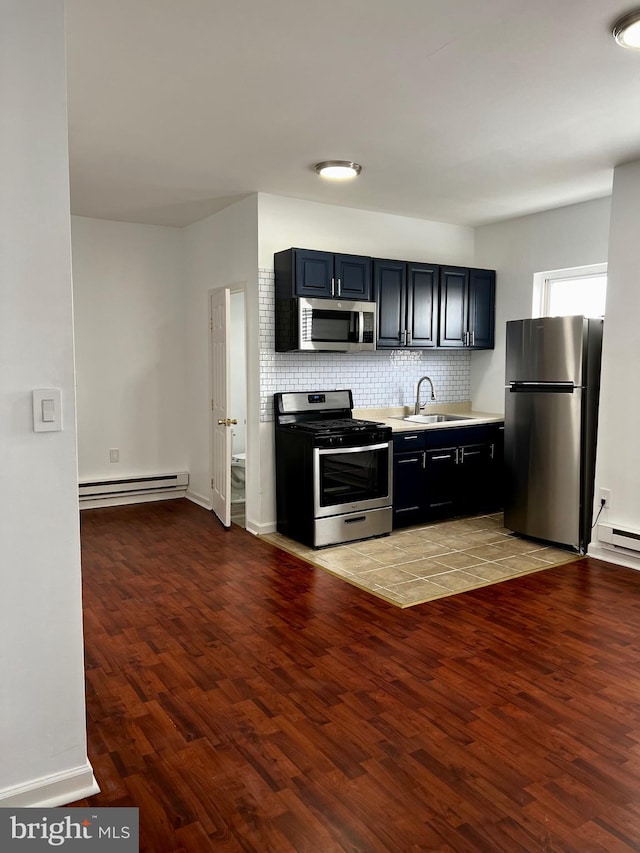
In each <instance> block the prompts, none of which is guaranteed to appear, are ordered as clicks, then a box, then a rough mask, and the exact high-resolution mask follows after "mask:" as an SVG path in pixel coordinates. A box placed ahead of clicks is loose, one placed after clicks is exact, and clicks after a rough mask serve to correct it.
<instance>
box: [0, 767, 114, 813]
mask: <svg viewBox="0 0 640 853" xmlns="http://www.w3.org/2000/svg"><path fill="white" fill-rule="evenodd" d="M99 793H100V788H99V786H98V783H97V782H96V779H95V776H94V775H93V769H92V767H91V765H90V764H89V762H88V761H87V763H86V764H84V765H82V766H81V767H72V768H71V770H66V771H65V772H64V773H55V774H53V775H51V776H43V777H42V778H41V779H34V780H32V781H31V782H28V783H27V784H26V785H16V786H14V787H13V788H5V789H4V790H3V791H0V808H15V809H21V808H31V807H32V808H55V807H56V806H65V805H68V804H69V803H75V802H76V800H83V799H84V798H85V797H92V796H93V795H94V794H99Z"/></svg>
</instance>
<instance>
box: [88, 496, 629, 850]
mask: <svg viewBox="0 0 640 853" xmlns="http://www.w3.org/2000/svg"><path fill="white" fill-rule="evenodd" d="M82 558H83V577H84V613H85V634H86V668H87V705H88V733H89V755H90V759H91V761H92V763H93V767H94V770H95V774H96V777H97V779H98V782H99V784H100V787H101V789H102V792H101V793H100V794H99V795H97V796H95V797H92V798H91V799H89V800H83V801H82V802H81V803H78V805H88V804H92V805H95V806H116V805H123V806H124V805H134V806H138V807H139V809H140V827H141V830H140V833H141V849H142V850H145V851H154V853H155V851H157V853H171V851H189V853H191V851H208V850H214V851H218V850H219V851H260V853H263V851H276V852H277V853H285V852H286V851H310V853H331V851H392V853H396V851H397V853H407V851H434V853H436V851H438V853H440V851H442V852H443V851H456V853H458V851H461V853H478V851H481V853H485V851H486V853H496V851H508V853H521V851H546V852H547V853H548V851H563V853H566V852H567V851H570V852H571V851H576V853H592V851H593V853H597V851H603V852H604V851H606V853H623V851H625V852H626V853H628V851H638V850H640V745H639V744H640V572H634V571H631V570H628V569H623V568H617V567H614V566H611V565H609V564H605V563H600V562H598V561H595V560H589V559H584V560H580V561H577V562H574V563H571V564H568V565H565V566H561V567H559V568H555V569H549V570H547V571H543V572H540V573H538V574H534V575H529V576H527V577H523V578H518V579H515V580H511V581H508V582H505V583H502V584H498V585H496V586H490V587H486V588H484V589H480V590H477V591H475V592H468V593H465V594H462V595H455V596H452V597H449V598H445V599H440V600H438V601H434V602H431V603H428V604H424V605H420V606H418V607H414V608H411V609H408V610H401V609H398V608H396V607H393V606H392V605H389V604H386V603H384V602H383V601H380V600H379V599H375V598H373V597H371V596H369V595H367V594H366V593H365V592H361V591H359V590H358V589H356V588H354V587H352V586H350V585H349V584H347V583H344V582H343V581H341V580H339V579H337V578H334V577H332V576H330V575H328V574H326V573H325V572H323V571H321V570H319V569H314V568H311V567H308V566H307V565H305V564H304V563H302V562H300V561H299V560H298V559H297V558H296V557H294V556H292V555H290V554H288V553H285V552H283V551H280V550H278V549H277V548H275V547H273V546H271V545H269V544H268V543H266V542H263V541H261V540H260V539H258V538H256V537H254V536H251V535H250V534H248V533H247V532H246V531H244V530H242V529H240V528H237V527H233V528H232V529H231V530H230V531H224V530H223V529H222V528H221V527H220V526H219V525H218V523H217V521H216V520H215V519H214V518H213V516H212V515H211V513H209V512H207V511H206V510H203V509H201V508H199V507H197V506H195V505H193V504H191V503H189V502H187V501H186V500H177V501H166V502H160V503H155V504H142V505H139V506H132V507H122V508H111V509H98V510H85V511H84V512H83V513H82Z"/></svg>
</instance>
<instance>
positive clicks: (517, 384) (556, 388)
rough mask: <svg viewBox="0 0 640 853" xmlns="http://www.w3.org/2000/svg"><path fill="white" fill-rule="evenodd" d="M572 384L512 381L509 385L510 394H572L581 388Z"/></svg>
mask: <svg viewBox="0 0 640 853" xmlns="http://www.w3.org/2000/svg"><path fill="white" fill-rule="evenodd" d="M581 387H582V386H581V385H574V384H573V382H527V381H523V380H514V381H512V382H510V383H509V385H508V389H509V393H510V394H573V392H574V391H577V390H578V389H579V388H581Z"/></svg>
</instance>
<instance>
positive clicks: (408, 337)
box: [407, 331, 411, 347]
mask: <svg viewBox="0 0 640 853" xmlns="http://www.w3.org/2000/svg"><path fill="white" fill-rule="evenodd" d="M407 346H408V347H410V346H411V332H410V331H407Z"/></svg>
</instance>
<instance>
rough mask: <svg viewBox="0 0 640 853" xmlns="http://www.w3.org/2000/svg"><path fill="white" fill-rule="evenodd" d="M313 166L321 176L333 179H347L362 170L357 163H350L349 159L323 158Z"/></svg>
mask: <svg viewBox="0 0 640 853" xmlns="http://www.w3.org/2000/svg"><path fill="white" fill-rule="evenodd" d="M313 168H314V169H315V170H316V172H317V173H318V174H319V175H320V177H321V178H330V179H331V180H334V181H348V180H350V179H351V178H356V177H357V176H358V175H359V174H360V172H361V171H362V166H360V164H359V163H351V162H350V161H349V160H324V161H323V162H322V163H316V165H315V166H314V167H313Z"/></svg>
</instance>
